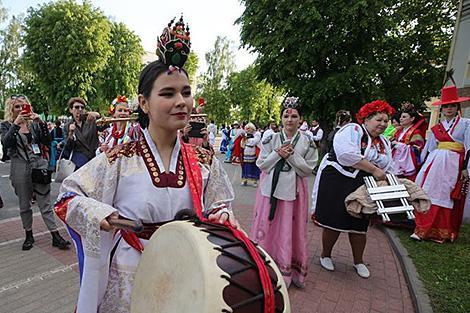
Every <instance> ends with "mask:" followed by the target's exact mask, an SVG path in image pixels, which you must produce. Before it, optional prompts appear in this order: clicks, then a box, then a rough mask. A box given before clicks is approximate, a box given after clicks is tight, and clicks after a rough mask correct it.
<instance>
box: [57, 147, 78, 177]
mask: <svg viewBox="0 0 470 313" xmlns="http://www.w3.org/2000/svg"><path fill="white" fill-rule="evenodd" d="M64 150H65V149H62V152H61V153H60V156H59V160H58V161H57V165H56V168H55V177H54V181H55V182H57V183H61V182H63V181H64V180H65V179H66V178H67V177H68V176H70V174H72V173H73V172H74V171H75V167H76V166H75V163H73V162H72V155H73V150H72V152H71V153H70V156H69V158H68V159H61V157H62V154H63V153H64Z"/></svg>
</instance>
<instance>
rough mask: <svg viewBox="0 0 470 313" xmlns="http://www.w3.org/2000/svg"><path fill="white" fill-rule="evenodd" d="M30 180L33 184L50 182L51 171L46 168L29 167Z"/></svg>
mask: <svg viewBox="0 0 470 313" xmlns="http://www.w3.org/2000/svg"><path fill="white" fill-rule="evenodd" d="M31 180H32V182H33V184H42V185H47V184H50V183H51V181H52V171H50V170H48V169H40V168H33V169H31Z"/></svg>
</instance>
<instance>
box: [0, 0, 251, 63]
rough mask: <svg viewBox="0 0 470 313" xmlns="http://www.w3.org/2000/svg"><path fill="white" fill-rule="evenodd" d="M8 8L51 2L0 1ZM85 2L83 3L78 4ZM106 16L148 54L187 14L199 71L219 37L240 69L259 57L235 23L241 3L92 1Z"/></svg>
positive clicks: (13, 12)
mask: <svg viewBox="0 0 470 313" xmlns="http://www.w3.org/2000/svg"><path fill="white" fill-rule="evenodd" d="M0 1H1V2H2V3H3V6H4V7H6V8H7V9H8V13H9V15H10V16H11V15H18V14H21V13H23V14H25V13H26V11H27V9H28V8H29V7H31V6H33V7H36V6H38V5H39V4H42V3H48V2H51V1H42V0H29V1H26V0H0ZM78 2H81V1H78ZM90 2H91V3H92V4H93V5H94V6H95V7H99V8H100V9H101V10H102V11H103V12H104V14H105V15H106V16H108V17H109V18H111V19H112V20H114V21H117V22H123V23H124V24H126V25H127V26H128V27H129V29H131V30H133V31H134V32H135V33H136V34H137V35H138V36H139V37H140V38H141V40H142V45H143V47H144V49H145V50H147V51H155V47H156V39H157V37H158V35H159V34H161V32H162V29H163V27H164V26H166V24H167V23H168V22H169V21H170V20H171V19H172V18H173V17H175V16H179V15H180V14H181V13H184V16H185V21H186V22H188V23H189V26H190V28H191V42H192V49H193V50H194V51H195V52H196V53H197V54H198V56H199V60H200V61H199V64H200V68H199V71H200V72H201V71H204V70H205V60H204V55H205V53H206V52H208V51H210V50H211V49H212V48H213V46H214V43H215V39H216V38H217V36H218V35H220V36H226V37H228V38H229V39H230V40H232V41H233V42H234V48H235V51H236V54H235V55H236V59H235V63H236V65H237V68H238V69H243V68H245V67H246V66H248V65H249V64H251V63H252V62H253V61H254V59H255V56H254V55H252V54H249V53H248V52H247V51H245V50H238V47H239V45H240V39H239V31H240V29H239V27H238V26H236V25H234V22H235V20H236V19H237V18H238V17H240V15H241V14H242V13H243V6H242V5H241V4H240V3H239V1H238V0H198V1H197V0H167V1H162V0H134V1H124V0H92V1H90Z"/></svg>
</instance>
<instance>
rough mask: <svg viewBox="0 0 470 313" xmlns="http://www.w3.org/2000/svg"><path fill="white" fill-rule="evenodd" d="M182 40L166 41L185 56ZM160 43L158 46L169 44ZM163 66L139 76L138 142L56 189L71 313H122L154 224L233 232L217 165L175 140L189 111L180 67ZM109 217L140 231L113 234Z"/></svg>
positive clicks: (227, 189)
mask: <svg viewBox="0 0 470 313" xmlns="http://www.w3.org/2000/svg"><path fill="white" fill-rule="evenodd" d="M187 37H188V39H187V40H185V39H183V40H181V39H179V40H178V39H176V38H173V39H175V40H176V41H178V42H179V43H180V44H181V45H183V46H185V47H188V49H189V35H187ZM183 38H184V37H183ZM163 39H164V38H162V37H161V40H160V44H161V45H163V46H165V45H166V44H171V43H172V41H171V40H168V42H167V41H163ZM170 39H171V38H170ZM174 51H175V53H177V50H174ZM178 56H179V57H180V59H183V58H184V56H185V55H182V54H180V55H178ZM176 59H178V58H176ZM166 60H170V61H171V60H174V58H171V57H170V58H167V59H166ZM163 61H165V57H164V56H162V55H160V60H158V61H155V62H152V63H150V64H148V65H147V66H146V67H145V68H144V69H143V71H142V73H141V76H140V80H139V87H138V94H139V96H138V100H139V118H140V121H139V122H140V123H141V125H142V127H143V134H142V137H141V139H140V140H139V141H133V142H129V143H127V144H124V145H119V146H116V147H115V148H113V149H111V150H110V151H108V152H106V153H101V154H100V155H98V156H97V157H96V158H94V159H93V160H92V161H91V162H89V163H88V164H86V165H85V166H84V167H82V168H81V169H80V170H78V171H77V172H75V173H74V174H72V175H71V176H69V177H68V178H67V179H66V180H65V181H64V182H63V184H62V186H61V189H60V195H59V201H58V202H57V204H56V206H55V211H56V214H57V215H58V216H59V217H60V219H61V220H62V221H63V222H64V223H65V224H66V225H67V229H68V231H69V233H70V235H71V237H72V239H73V240H74V242H75V244H76V248H77V255H78V260H79V269H80V292H79V297H78V303H77V308H76V312H77V313H90V312H99V313H108V312H113V313H114V312H122V313H129V312H130V301H131V292H132V289H133V285H134V275H135V272H136V270H137V266H138V263H139V260H140V257H141V252H142V251H143V250H144V249H145V246H146V245H147V242H148V239H149V238H150V236H151V235H152V234H153V232H154V231H155V230H156V228H157V227H158V225H157V223H162V222H166V221H170V220H172V219H174V216H175V214H176V213H177V212H178V211H180V210H181V209H186V208H187V209H193V210H194V211H196V212H198V213H199V214H201V213H202V212H204V213H205V215H208V218H209V220H212V221H214V222H219V223H224V222H226V221H227V220H228V221H229V222H230V223H231V224H232V226H234V227H237V222H236V220H235V219H234V216H233V213H232V212H231V210H230V202H231V200H233V196H234V194H233V189H232V186H231V184H230V180H229V178H228V177H227V174H226V172H225V171H224V169H223V168H222V166H221V164H220V163H219V162H218V160H217V159H216V158H212V157H211V154H210V153H209V152H208V151H207V150H205V149H202V148H200V147H194V146H191V145H189V144H185V143H183V142H182V141H181V140H180V138H179V136H178V129H181V128H183V127H184V126H185V125H186V124H187V123H188V118H189V113H190V112H191V108H192V106H193V96H192V93H191V87H190V83H189V79H188V74H187V73H186V71H185V70H184V69H183V68H182V65H183V64H184V60H183V62H182V63H177V64H174V63H164V62H163ZM221 208H223V209H221ZM211 212H212V214H209V213H211ZM117 217H119V218H121V219H131V220H141V221H142V222H143V223H144V226H146V227H145V229H146V230H145V231H144V232H142V233H139V234H136V233H133V232H130V231H125V230H122V229H120V230H118V231H117V230H116V229H115V228H114V227H113V226H112V225H111V224H110V222H109V221H110V219H115V218H117ZM177 248H178V247H175V249H177ZM162 253H165V251H162ZM175 270H177V269H175ZM168 275H171V273H168Z"/></svg>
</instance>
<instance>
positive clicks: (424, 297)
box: [379, 226, 433, 313]
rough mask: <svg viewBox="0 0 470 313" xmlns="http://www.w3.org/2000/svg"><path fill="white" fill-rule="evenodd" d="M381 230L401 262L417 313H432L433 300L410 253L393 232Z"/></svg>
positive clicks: (381, 228) (382, 228)
mask: <svg viewBox="0 0 470 313" xmlns="http://www.w3.org/2000/svg"><path fill="white" fill-rule="evenodd" d="M379 229H380V230H382V232H383V233H384V234H385V235H386V236H387V238H388V240H389V242H390V244H391V245H392V248H393V251H394V252H395V254H396V256H397V257H398V260H399V261H400V265H401V268H402V269H403V274H404V276H405V280H406V283H407V285H408V289H409V291H410V295H411V301H412V302H413V306H414V307H415V310H416V313H432V312H433V310H432V306H431V300H430V299H429V296H428V294H427V293H426V289H425V288H424V286H423V283H422V282H421V280H420V279H419V276H418V272H417V271H416V267H415V265H414V264H413V262H412V260H411V258H410V257H409V255H408V251H407V250H406V249H405V247H403V245H402V244H401V242H400V239H399V238H398V237H397V235H396V234H395V232H394V231H393V230H391V229H389V228H387V227H384V226H380V227H379Z"/></svg>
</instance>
